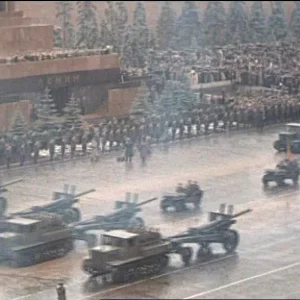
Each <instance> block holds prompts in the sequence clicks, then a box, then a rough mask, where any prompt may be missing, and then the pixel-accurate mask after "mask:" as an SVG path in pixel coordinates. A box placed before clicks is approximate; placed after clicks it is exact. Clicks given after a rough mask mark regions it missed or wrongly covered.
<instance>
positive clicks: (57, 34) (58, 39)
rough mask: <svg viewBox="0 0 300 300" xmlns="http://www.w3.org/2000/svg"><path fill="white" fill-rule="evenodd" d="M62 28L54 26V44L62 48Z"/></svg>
mask: <svg viewBox="0 0 300 300" xmlns="http://www.w3.org/2000/svg"><path fill="white" fill-rule="evenodd" d="M61 32H62V31H61V28H60V27H57V26H54V28H53V44H54V46H55V47H58V48H62V33H61Z"/></svg>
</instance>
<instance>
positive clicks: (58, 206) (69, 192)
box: [11, 184, 95, 224]
mask: <svg viewBox="0 0 300 300" xmlns="http://www.w3.org/2000/svg"><path fill="white" fill-rule="evenodd" d="M75 190H76V187H75V186H74V185H73V186H71V187H70V188H69V185H67V184H65V185H64V192H53V196H52V199H53V201H52V202H51V203H49V204H45V205H40V206H32V207H30V208H29V209H26V210H23V211H19V212H16V213H13V214H11V216H12V217H16V216H19V217H27V216H28V217H30V216H31V215H32V214H36V213H41V212H48V213H55V214H58V215H61V216H62V217H63V221H64V222H65V223H67V224H69V223H74V222H78V221H80V220H81V213H80V211H79V209H78V208H76V207H74V206H73V205H74V204H76V203H78V202H79V199H78V198H79V197H81V196H84V195H86V194H89V193H92V192H94V191H95V189H90V190H87V191H84V192H81V193H79V194H75Z"/></svg>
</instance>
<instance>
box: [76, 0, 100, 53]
mask: <svg viewBox="0 0 300 300" xmlns="http://www.w3.org/2000/svg"><path fill="white" fill-rule="evenodd" d="M76 4H77V32H76V46H77V47H78V48H83V49H93V48H95V47H97V46H98V43H99V28H98V23H97V13H96V6H95V5H94V4H93V3H92V1H77V2H76Z"/></svg>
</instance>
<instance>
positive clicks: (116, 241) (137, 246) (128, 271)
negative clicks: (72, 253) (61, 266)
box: [82, 230, 171, 283]
mask: <svg viewBox="0 0 300 300" xmlns="http://www.w3.org/2000/svg"><path fill="white" fill-rule="evenodd" d="M101 239H102V240H101V246H97V247H94V248H92V249H90V250H89V257H88V258H85V259H84V260H83V265H82V268H83V270H84V271H85V272H86V273H88V274H89V275H92V276H93V277H97V276H101V277H102V278H103V279H105V280H109V281H112V282H113V283H120V282H127V281H130V280H134V279H137V278H140V277H143V276H149V275H153V274H157V273H159V272H160V271H161V270H163V269H164V268H165V267H166V266H167V265H168V261H169V258H168V256H167V254H168V253H169V252H170V250H169V249H170V248H171V242H170V241H167V240H164V239H163V238H162V237H161V234H160V233H159V232H157V231H151V230H136V231H135V232H134V231H133V230H130V232H129V231H125V230H112V231H109V232H106V233H104V234H103V235H102V237H101ZM108 277H110V278H109V279H107V278H108Z"/></svg>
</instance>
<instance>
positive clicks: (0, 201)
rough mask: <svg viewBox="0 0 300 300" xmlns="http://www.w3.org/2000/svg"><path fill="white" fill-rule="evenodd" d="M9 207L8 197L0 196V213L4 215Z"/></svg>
mask: <svg viewBox="0 0 300 300" xmlns="http://www.w3.org/2000/svg"><path fill="white" fill-rule="evenodd" d="M6 209H7V199H6V198H4V197H0V215H4V214H5V212H6Z"/></svg>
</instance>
